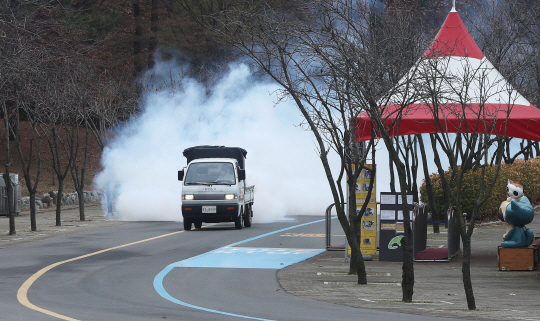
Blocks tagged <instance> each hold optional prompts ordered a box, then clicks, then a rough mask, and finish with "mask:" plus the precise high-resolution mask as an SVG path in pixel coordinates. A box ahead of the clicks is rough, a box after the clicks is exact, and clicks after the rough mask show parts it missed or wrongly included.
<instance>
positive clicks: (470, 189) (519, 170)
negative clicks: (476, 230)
mask: <svg viewBox="0 0 540 321" xmlns="http://www.w3.org/2000/svg"><path fill="white" fill-rule="evenodd" d="M495 169H496V167H495V166H493V167H486V178H485V180H486V182H490V181H491V179H492V178H493V175H494V174H495ZM450 174H451V171H450V170H449V171H447V172H446V175H447V177H450ZM481 175H482V173H481V170H480V169H479V170H476V171H474V172H472V171H471V172H468V173H466V174H465V175H464V178H463V188H462V195H461V200H462V206H463V212H464V213H472V209H473V205H474V203H475V202H476V200H477V198H478V193H477V192H476V191H475V189H476V188H477V187H478V186H480V176H481ZM430 177H431V183H432V185H433V192H434V194H435V202H436V204H437V207H438V209H439V213H441V211H442V210H443V209H442V207H443V204H444V198H443V191H442V185H441V181H440V179H439V175H438V174H432V175H430ZM508 179H511V180H513V181H514V182H518V183H520V184H522V185H523V189H524V191H525V194H526V195H527V197H528V198H529V200H530V201H531V203H532V204H538V203H540V157H537V158H533V159H529V160H524V159H518V160H516V161H514V163H513V164H502V165H501V169H500V171H499V176H498V177H497V181H496V183H495V186H493V190H492V192H491V195H490V197H489V199H488V200H487V201H486V202H485V203H484V204H483V205H482V207H481V208H480V213H479V215H478V217H477V220H479V221H496V220H498V218H497V212H498V209H499V205H500V204H501V202H502V201H504V200H506V198H507V196H506V185H507V182H508ZM454 188H455V187H454ZM420 199H421V201H422V202H424V203H426V204H427V203H428V197H427V193H426V183H425V180H424V183H423V184H422V186H421V187H420ZM451 205H452V204H451Z"/></svg>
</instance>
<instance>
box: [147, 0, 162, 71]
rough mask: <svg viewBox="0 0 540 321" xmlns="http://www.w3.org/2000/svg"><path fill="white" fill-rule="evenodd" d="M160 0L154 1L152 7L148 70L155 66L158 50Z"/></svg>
mask: <svg viewBox="0 0 540 321" xmlns="http://www.w3.org/2000/svg"><path fill="white" fill-rule="evenodd" d="M158 9H159V0H152V7H151V11H150V39H149V41H148V68H149V69H150V68H152V67H153V66H154V63H155V62H154V51H155V50H156V48H157V33H158V30H159V28H158V24H159V15H158Z"/></svg>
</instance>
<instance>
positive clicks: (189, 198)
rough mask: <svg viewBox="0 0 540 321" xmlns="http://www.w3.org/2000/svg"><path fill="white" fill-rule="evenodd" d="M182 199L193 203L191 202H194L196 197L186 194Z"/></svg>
mask: <svg viewBox="0 0 540 321" xmlns="http://www.w3.org/2000/svg"><path fill="white" fill-rule="evenodd" d="M182 199H183V200H188V201H191V200H194V199H195V197H194V196H193V194H184V195H182Z"/></svg>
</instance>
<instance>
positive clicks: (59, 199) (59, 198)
mask: <svg viewBox="0 0 540 321" xmlns="http://www.w3.org/2000/svg"><path fill="white" fill-rule="evenodd" d="M62 194H64V179H63V178H61V177H60V176H58V194H57V195H56V226H62V220H61V217H60V216H61V213H62Z"/></svg>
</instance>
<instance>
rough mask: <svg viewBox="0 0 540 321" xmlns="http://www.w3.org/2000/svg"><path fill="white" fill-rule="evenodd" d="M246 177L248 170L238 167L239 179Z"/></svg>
mask: <svg viewBox="0 0 540 321" xmlns="http://www.w3.org/2000/svg"><path fill="white" fill-rule="evenodd" d="M245 179H246V170H245V169H238V180H239V181H243V180H245Z"/></svg>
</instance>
